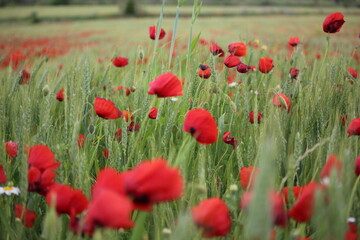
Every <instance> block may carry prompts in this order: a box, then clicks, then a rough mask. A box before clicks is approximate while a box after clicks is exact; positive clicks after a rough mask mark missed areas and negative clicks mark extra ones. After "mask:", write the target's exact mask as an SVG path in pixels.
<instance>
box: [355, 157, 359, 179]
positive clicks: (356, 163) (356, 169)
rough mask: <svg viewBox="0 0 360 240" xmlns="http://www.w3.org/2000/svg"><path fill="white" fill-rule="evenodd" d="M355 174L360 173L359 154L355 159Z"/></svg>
mask: <svg viewBox="0 0 360 240" xmlns="http://www.w3.org/2000/svg"><path fill="white" fill-rule="evenodd" d="M355 174H356V176H359V175H360V155H359V156H358V157H357V158H356V160H355Z"/></svg>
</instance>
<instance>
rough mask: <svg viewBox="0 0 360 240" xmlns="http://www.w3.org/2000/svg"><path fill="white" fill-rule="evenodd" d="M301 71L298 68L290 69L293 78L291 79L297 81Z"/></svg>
mask: <svg viewBox="0 0 360 240" xmlns="http://www.w3.org/2000/svg"><path fill="white" fill-rule="evenodd" d="M299 72H300V71H299V69H297V68H291V69H290V72H289V75H290V77H291V79H297V77H298V75H299Z"/></svg>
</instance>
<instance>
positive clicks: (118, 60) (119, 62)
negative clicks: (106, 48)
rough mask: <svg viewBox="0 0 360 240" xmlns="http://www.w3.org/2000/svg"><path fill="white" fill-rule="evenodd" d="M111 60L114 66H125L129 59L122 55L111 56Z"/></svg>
mask: <svg viewBox="0 0 360 240" xmlns="http://www.w3.org/2000/svg"><path fill="white" fill-rule="evenodd" d="M111 62H112V63H113V64H114V66H115V67H125V66H126V65H128V64H129V59H127V58H124V57H117V58H112V59H111Z"/></svg>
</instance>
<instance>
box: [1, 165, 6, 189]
mask: <svg viewBox="0 0 360 240" xmlns="http://www.w3.org/2000/svg"><path fill="white" fill-rule="evenodd" d="M5 182H6V174H5V172H4V167H3V166H2V165H0V184H2V183H5Z"/></svg>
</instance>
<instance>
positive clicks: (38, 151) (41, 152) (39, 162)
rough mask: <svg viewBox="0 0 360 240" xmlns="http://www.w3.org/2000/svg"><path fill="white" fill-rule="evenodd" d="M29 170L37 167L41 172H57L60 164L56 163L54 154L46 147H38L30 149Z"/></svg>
mask: <svg viewBox="0 0 360 240" xmlns="http://www.w3.org/2000/svg"><path fill="white" fill-rule="evenodd" d="M28 164H29V168H31V167H35V168H37V169H39V170H40V171H41V172H43V171H45V170H48V169H50V170H55V169H56V168H58V167H59V165H60V162H55V156H54V154H53V152H52V151H51V150H50V149H49V148H48V147H47V146H45V145H36V146H33V147H31V148H30V152H29V156H28Z"/></svg>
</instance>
